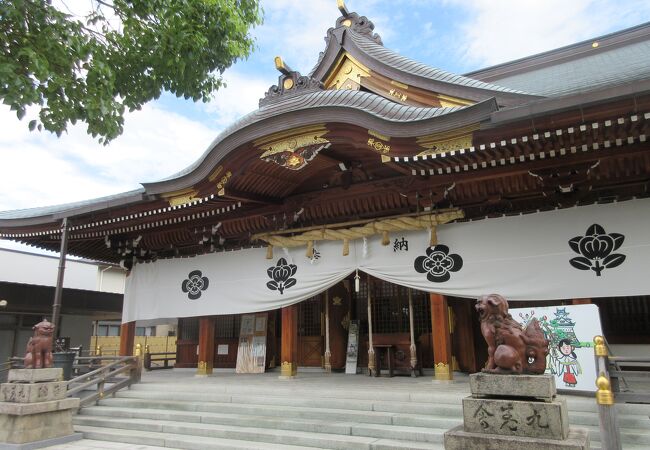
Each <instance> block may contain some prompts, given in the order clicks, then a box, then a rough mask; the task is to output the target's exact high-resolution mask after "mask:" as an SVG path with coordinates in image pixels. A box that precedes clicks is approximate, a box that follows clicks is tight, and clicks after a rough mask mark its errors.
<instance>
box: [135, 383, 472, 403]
mask: <svg viewBox="0 0 650 450" xmlns="http://www.w3.org/2000/svg"><path fill="white" fill-rule="evenodd" d="M170 387H171V386H169V385H168V384H163V383H140V384H137V385H134V386H132V388H131V389H132V390H134V391H164V390H173V391H174V392H186V393H198V394H210V395H213V394H214V395H219V394H221V395H266V394H268V387H266V386H250V387H243V386H239V385H230V386H229V385H219V384H210V385H207V386H196V385H188V384H178V385H176V384H174V385H173V388H172V389H170ZM427 387H430V386H427ZM317 392H318V391H314V389H313V388H295V387H286V388H275V389H274V390H273V393H274V394H275V395H276V396H286V395H296V396H300V397H311V398H323V397H322V396H319V395H318V394H317ZM467 395H469V392H467V391H466V389H461V390H457V391H452V392H448V393H444V392H435V393H429V392H422V390H417V389H414V387H409V388H408V389H396V390H385V389H377V388H372V387H360V386H353V387H349V388H346V387H341V388H335V389H332V388H331V386H330V387H328V390H327V397H326V398H330V399H331V398H337V399H347V400H351V399H358V400H374V401H391V402H393V401H397V402H419V403H431V402H432V401H435V402H436V403H449V404H459V402H460V399H461V398H462V397H465V396H467Z"/></svg>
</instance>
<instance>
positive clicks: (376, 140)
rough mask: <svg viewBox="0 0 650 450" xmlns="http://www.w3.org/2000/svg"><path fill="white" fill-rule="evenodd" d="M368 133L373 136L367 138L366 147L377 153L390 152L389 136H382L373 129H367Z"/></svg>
mask: <svg viewBox="0 0 650 450" xmlns="http://www.w3.org/2000/svg"><path fill="white" fill-rule="evenodd" d="M368 134H369V135H370V136H373V137H370V138H368V147H370V148H371V149H373V150H375V151H376V152H379V153H384V154H386V153H388V152H390V145H389V144H388V142H389V141H390V136H384V135H383V134H381V133H378V132H376V131H374V130H368ZM382 141H383V142H382Z"/></svg>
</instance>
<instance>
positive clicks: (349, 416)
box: [99, 397, 462, 426]
mask: <svg viewBox="0 0 650 450" xmlns="http://www.w3.org/2000/svg"><path fill="white" fill-rule="evenodd" d="M99 404H100V405H102V406H111V407H120V408H144V409H162V410H165V411H169V412H172V411H176V412H188V411H196V412H204V413H227V414H244V415H259V416H271V417H278V416H283V417H293V418H302V419H315V420H323V421H351V422H359V423H376V424H388V425H390V424H395V425H407V426H433V425H435V422H433V421H432V420H434V419H436V418H438V419H440V418H443V419H449V420H454V421H455V422H459V421H462V415H461V411H460V408H453V409H452V408H442V409H441V410H440V413H439V414H436V415H425V416H422V415H417V414H397V413H391V412H380V411H358V410H345V409H335V408H318V407H313V408H312V407H291V408H287V407H285V406H275V405H240V404H236V403H200V402H182V401H178V400H176V401H170V400H143V399H137V398H124V397H116V398H106V399H103V400H101V401H100V403H99ZM428 419H429V420H428ZM422 424H424V425H422Z"/></svg>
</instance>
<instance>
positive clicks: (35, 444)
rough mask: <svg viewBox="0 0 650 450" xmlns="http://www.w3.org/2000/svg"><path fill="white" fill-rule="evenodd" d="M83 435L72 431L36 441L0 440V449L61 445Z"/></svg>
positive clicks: (30, 449) (27, 448) (10, 449)
mask: <svg viewBox="0 0 650 450" xmlns="http://www.w3.org/2000/svg"><path fill="white" fill-rule="evenodd" d="M83 437H84V435H83V433H74V434H70V435H68V436H61V437H57V438H52V439H45V440H42V441H36V442H27V443H25V444H3V443H1V442H0V450H36V449H39V448H46V447H51V446H53V445H62V444H67V443H69V442H74V441H80V440H82V439H83Z"/></svg>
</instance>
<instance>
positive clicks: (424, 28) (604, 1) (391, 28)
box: [0, 0, 650, 245]
mask: <svg viewBox="0 0 650 450" xmlns="http://www.w3.org/2000/svg"><path fill="white" fill-rule="evenodd" d="M74 3H75V1H72V0H69V1H66V4H67V5H68V6H70V5H72V7H73V8H74ZM87 4H88V2H87V1H86V0H78V6H77V7H79V8H83V7H85V5H87ZM262 4H263V7H264V10H265V22H264V25H262V26H260V27H258V28H257V29H255V30H254V31H253V34H254V35H255V36H256V38H257V46H258V48H257V50H256V52H255V53H254V54H253V55H252V56H251V57H250V58H249V59H248V60H245V61H239V62H237V63H236V64H235V65H234V66H233V67H232V68H231V69H229V70H228V71H226V73H225V74H224V78H225V80H226V82H227V83H228V87H227V88H226V89H223V90H220V91H219V92H217V93H216V94H215V97H214V99H213V101H211V102H209V103H207V104H203V103H198V104H195V103H192V102H191V101H185V100H182V99H177V98H175V97H174V96H171V95H164V96H163V97H161V99H159V100H158V101H156V102H152V103H150V104H148V105H146V106H145V107H144V108H143V109H142V110H141V111H137V112H134V113H132V114H129V115H128V116H127V119H126V121H127V122H126V126H125V132H124V135H123V136H121V137H119V138H118V139H116V140H115V141H114V142H112V143H111V144H110V145H109V146H107V147H104V146H101V145H99V144H97V143H96V142H95V141H93V140H92V139H91V138H90V137H88V136H87V135H86V133H85V127H83V125H82V126H76V127H72V128H70V129H69V130H68V133H67V134H65V135H64V136H62V137H61V138H56V137H55V136H53V135H51V134H49V133H47V132H45V133H38V132H36V133H30V132H29V131H28V130H27V123H28V121H29V118H26V119H24V120H23V121H18V120H17V119H16V118H15V115H13V113H11V112H10V111H8V109H7V108H5V107H4V106H2V107H0V124H2V128H3V132H2V133H0V161H1V164H0V211H4V210H10V209H22V208H31V207H37V206H44V205H52V204H59V203H67V202H72V201H78V200H84V199H88V198H94V197H99V196H104V195H111V194H115V193H118V192H123V191H127V190H131V189H135V188H138V187H139V186H140V184H139V183H140V182H146V181H153V180H156V179H160V178H163V177H166V176H168V175H170V174H172V173H175V172H177V171H179V170H181V169H183V168H184V167H186V166H187V165H189V164H191V163H192V162H193V161H194V160H196V159H197V158H198V157H199V156H200V155H201V154H202V153H203V152H204V151H205V149H206V148H207V146H208V145H209V143H210V142H211V141H212V140H213V139H214V138H215V137H216V136H217V134H218V133H219V132H220V131H221V130H222V129H223V128H225V127H226V126H228V125H229V124H230V123H232V122H233V121H234V120H236V119H237V118H238V117H240V116H242V115H244V114H246V113H248V112H250V111H252V110H254V109H255V108H256V107H257V101H258V99H259V98H261V97H263V96H264V92H265V91H266V90H267V89H268V88H269V87H270V86H271V85H272V84H274V83H276V82H277V76H278V73H277V71H276V70H275V69H274V66H273V58H274V56H276V55H280V56H282V57H283V59H284V60H285V62H286V63H287V64H288V65H289V66H291V67H292V68H293V69H295V70H299V71H301V72H302V73H303V74H306V73H307V72H309V70H310V69H311V68H312V67H313V65H314V64H315V63H316V60H317V58H318V53H319V52H320V51H322V50H323V49H324V46H325V43H324V40H323V38H324V36H325V35H326V32H327V29H328V28H329V27H332V26H334V24H335V21H336V18H337V17H338V16H339V12H338V10H337V8H336V0H264V1H263V2H262ZM346 5H347V7H348V9H349V10H351V11H356V12H358V13H359V14H361V15H365V16H367V17H368V18H369V19H370V20H372V21H373V22H374V24H375V31H376V32H377V33H379V35H380V36H381V37H382V39H383V42H384V45H385V46H386V47H388V48H391V49H393V50H395V51H398V52H399V53H401V54H403V55H405V56H408V57H410V58H413V59H416V60H419V61H422V62H425V63H427V64H429V65H431V66H434V67H439V68H442V69H445V70H448V71H451V72H456V73H464V72H468V71H470V70H474V69H478V68H482V67H487V66H490V65H494V64H498V63H501V62H505V61H509V60H512V59H516V58H520V57H523V56H527V55H531V54H534V53H539V52H542V51H546V50H550V49H553V48H557V47H561V46H564V45H569V44H572V43H575V42H578V41H581V40H587V39H590V38H593V37H596V36H600V35H603V34H606V33H609V32H612V31H617V30H620V29H623V28H627V27H630V26H634V25H637V24H640V23H643V22H646V21H649V20H650V2H648V1H647V0H626V1H620V0H619V1H612V0H569V1H567V0H431V1H426V0H392V1H385V0H383V1H380V0H348V1H346ZM0 245H2V243H0Z"/></svg>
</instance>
